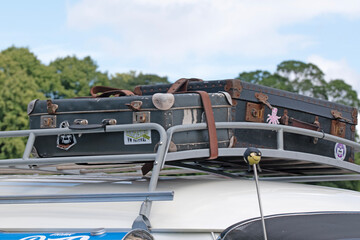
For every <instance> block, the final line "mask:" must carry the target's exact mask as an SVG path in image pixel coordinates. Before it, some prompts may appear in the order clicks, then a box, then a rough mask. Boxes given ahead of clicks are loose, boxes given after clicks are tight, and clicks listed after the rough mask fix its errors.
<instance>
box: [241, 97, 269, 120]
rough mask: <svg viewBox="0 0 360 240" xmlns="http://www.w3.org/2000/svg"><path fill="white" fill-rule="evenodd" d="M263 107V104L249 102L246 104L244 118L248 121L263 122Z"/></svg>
mask: <svg viewBox="0 0 360 240" xmlns="http://www.w3.org/2000/svg"><path fill="white" fill-rule="evenodd" d="M264 111H265V107H264V105H263V104H261V103H260V104H259V103H251V102H248V103H247V104H246V115H245V120H246V121H248V122H260V123H262V122H264Z"/></svg>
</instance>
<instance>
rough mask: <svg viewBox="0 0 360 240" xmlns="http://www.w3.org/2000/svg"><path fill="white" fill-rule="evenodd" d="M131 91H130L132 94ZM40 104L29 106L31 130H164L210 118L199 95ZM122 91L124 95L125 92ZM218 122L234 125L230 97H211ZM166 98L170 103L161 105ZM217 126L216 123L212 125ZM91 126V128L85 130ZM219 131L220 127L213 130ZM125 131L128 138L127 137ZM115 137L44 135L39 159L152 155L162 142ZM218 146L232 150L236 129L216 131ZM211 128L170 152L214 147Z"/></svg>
mask: <svg viewBox="0 0 360 240" xmlns="http://www.w3.org/2000/svg"><path fill="white" fill-rule="evenodd" d="M128 92H129V91H128ZM128 92H126V93H125V94H127V95H129V96H121V97H108V96H110V95H116V94H114V93H116V90H115V92H111V91H110V93H109V91H108V92H107V93H106V94H102V95H101V97H95V98H90V97H89V98H77V99H56V100H35V101H32V102H31V103H30V104H29V106H28V115H29V119H30V128H31V129H40V128H59V127H68V126H70V127H74V126H77V125H90V124H101V123H103V122H106V124H132V123H137V124H141V123H147V122H152V123H158V124H160V125H161V126H163V127H164V128H165V129H168V128H170V127H172V126H175V125H179V124H192V123H201V122H206V121H207V119H208V118H209V119H210V118H211V116H207V115H206V111H204V107H203V105H204V101H205V100H204V99H203V96H202V95H201V94H199V93H198V92H194V93H184V94H161V93H159V94H155V95H151V96H150V95H147V96H131V94H128ZM122 93H123V91H122ZM203 93H205V95H206V96H208V98H209V100H210V102H211V105H210V104H209V105H210V106H212V108H211V110H212V111H213V113H214V114H213V116H214V121H215V122H228V121H231V107H232V106H231V103H230V102H229V99H230V100H231V97H230V96H229V95H228V93H210V94H207V93H206V92H203ZM162 99H167V100H166V101H162ZM213 125H214V126H215V124H213ZM85 127H86V126H85ZM214 130H215V128H214ZM124 133H125V134H124ZM124 133H123V132H116V133H93V134H80V135H73V134H63V135H59V136H41V137H37V138H36V141H35V144H34V146H35V149H36V152H37V155H38V156H39V157H62V156H86V155H103V154H131V153H153V152H154V151H155V150H156V147H157V144H158V142H159V138H160V137H159V134H158V133H157V132H156V131H150V130H149V131H126V132H124ZM215 133H216V135H217V139H218V140H219V141H218V146H219V147H228V145H229V144H230V142H231V141H230V139H231V137H232V136H233V132H232V131H231V130H224V129H223V130H217V131H216V130H215ZM209 144H210V140H209V134H208V131H207V130H203V131H195V132H183V133H177V134H175V135H174V138H173V144H171V151H181V150H187V149H199V148H209Z"/></svg>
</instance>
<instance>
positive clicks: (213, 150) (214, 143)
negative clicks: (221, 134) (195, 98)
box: [195, 91, 219, 160]
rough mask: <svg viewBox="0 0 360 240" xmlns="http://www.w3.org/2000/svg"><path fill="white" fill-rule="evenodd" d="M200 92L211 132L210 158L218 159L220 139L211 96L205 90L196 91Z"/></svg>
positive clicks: (209, 131)
mask: <svg viewBox="0 0 360 240" xmlns="http://www.w3.org/2000/svg"><path fill="white" fill-rule="evenodd" d="M195 93H198V94H200V97H201V101H202V104H203V107H204V112H205V117H206V123H207V129H208V133H209V145H210V157H209V158H208V159H210V160H211V159H216V158H217V157H218V155H219V149H218V148H219V147H218V139H217V134H216V126H215V119H214V112H213V109H212V106H211V101H210V96H209V94H208V93H207V92H205V91H195Z"/></svg>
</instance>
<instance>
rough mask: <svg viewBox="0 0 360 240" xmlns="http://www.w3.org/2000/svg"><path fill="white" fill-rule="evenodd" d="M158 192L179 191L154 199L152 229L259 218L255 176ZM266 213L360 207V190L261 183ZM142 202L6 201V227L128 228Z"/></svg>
mask: <svg viewBox="0 0 360 240" xmlns="http://www.w3.org/2000/svg"><path fill="white" fill-rule="evenodd" d="M147 186H148V182H147V181H102V180H98V181H82V180H69V179H67V180H65V179H61V180H59V179H32V180H30V179H26V178H23V179H18V178H13V179H1V180H0V193H1V196H6V195H33V194H40V195H41V194H82V193H116V192H137V191H147ZM157 190H158V191H174V200H173V201H166V202H153V207H152V210H151V214H150V222H151V224H152V229H182V230H194V229H198V230H199V229H203V230H205V229H213V230H223V229H225V228H227V227H229V226H230V225H232V224H234V223H237V222H240V221H243V220H246V219H249V218H254V217H258V216H259V208H258V202H257V196H256V189H255V183H254V181H252V180H228V179H179V178H178V179H166V180H160V181H159V184H158V188H157ZM260 191H261V197H262V203H263V211H264V214H265V215H272V214H281V213H298V212H318V211H360V204H359V202H360V193H359V192H354V191H349V190H342V189H333V188H327V187H320V186H312V185H303V184H293V183H278V182H266V181H261V182H260ZM140 205H141V202H119V203H101V202H100V203H46V204H45V203H42V204H3V205H0V226H1V227H2V230H4V229H14V228H16V229H24V228H26V229H29V228H36V229H44V228H56V229H59V228H60V229H65V228H72V229H77V228H100V227H103V228H126V229H129V228H131V226H132V223H133V221H134V219H135V218H136V217H137V216H138V214H139V210H140Z"/></svg>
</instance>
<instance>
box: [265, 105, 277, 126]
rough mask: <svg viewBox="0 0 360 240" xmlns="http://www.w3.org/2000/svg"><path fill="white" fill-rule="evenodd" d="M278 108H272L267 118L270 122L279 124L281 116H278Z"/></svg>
mask: <svg viewBox="0 0 360 240" xmlns="http://www.w3.org/2000/svg"><path fill="white" fill-rule="evenodd" d="M277 111H278V109H277V108H272V109H271V115H270V114H268V118H267V119H266V121H267V123H268V124H279V119H280V117H278V116H277V115H276V114H277Z"/></svg>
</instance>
